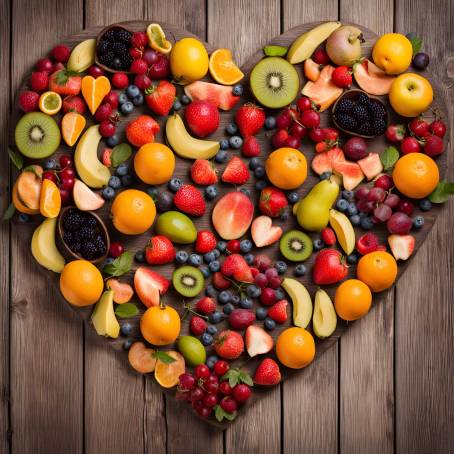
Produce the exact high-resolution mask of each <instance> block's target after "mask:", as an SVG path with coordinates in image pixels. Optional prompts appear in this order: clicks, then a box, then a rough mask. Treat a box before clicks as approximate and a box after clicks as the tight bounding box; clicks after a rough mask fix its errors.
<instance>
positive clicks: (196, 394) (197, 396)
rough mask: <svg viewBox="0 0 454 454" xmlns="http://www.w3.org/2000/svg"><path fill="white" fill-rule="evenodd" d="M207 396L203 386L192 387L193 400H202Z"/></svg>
mask: <svg viewBox="0 0 454 454" xmlns="http://www.w3.org/2000/svg"><path fill="white" fill-rule="evenodd" d="M204 396H205V391H204V390H203V389H202V388H199V387H196V388H193V389H191V397H190V399H191V402H197V401H201V400H202V399H203V397H204Z"/></svg>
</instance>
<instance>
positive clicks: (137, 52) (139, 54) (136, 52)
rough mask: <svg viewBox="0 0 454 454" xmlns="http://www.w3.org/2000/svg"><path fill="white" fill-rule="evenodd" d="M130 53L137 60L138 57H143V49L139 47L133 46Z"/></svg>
mask: <svg viewBox="0 0 454 454" xmlns="http://www.w3.org/2000/svg"><path fill="white" fill-rule="evenodd" d="M129 55H131V58H132V59H133V60H137V59H138V58H142V51H141V50H140V49H137V47H131V48H130V49H129Z"/></svg>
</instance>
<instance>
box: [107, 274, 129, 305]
mask: <svg viewBox="0 0 454 454" xmlns="http://www.w3.org/2000/svg"><path fill="white" fill-rule="evenodd" d="M106 287H107V288H108V289H109V290H112V291H113V301H114V303H117V304H124V303H127V302H128V301H131V298H132V297H133V295H134V290H133V289H132V287H131V286H130V285H129V284H128V283H127V282H120V281H119V280H118V279H115V278H111V279H108V280H107V282H106Z"/></svg>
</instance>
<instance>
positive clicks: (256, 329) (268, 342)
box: [244, 325, 274, 358]
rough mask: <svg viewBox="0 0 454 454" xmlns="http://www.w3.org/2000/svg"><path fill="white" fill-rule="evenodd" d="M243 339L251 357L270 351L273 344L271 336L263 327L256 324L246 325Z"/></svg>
mask: <svg viewBox="0 0 454 454" xmlns="http://www.w3.org/2000/svg"><path fill="white" fill-rule="evenodd" d="M244 340H245V343H246V350H247V352H248V355H249V356H250V357H251V358H252V357H253V356H257V355H263V354H265V353H268V352H270V351H271V350H272V349H273V346H274V340H273V338H272V337H271V336H270V335H269V334H268V333H267V332H266V331H265V330H264V329H263V328H261V327H260V326H257V325H250V326H248V328H247V329H246V333H245V335H244Z"/></svg>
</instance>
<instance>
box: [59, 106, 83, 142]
mask: <svg viewBox="0 0 454 454" xmlns="http://www.w3.org/2000/svg"><path fill="white" fill-rule="evenodd" d="M86 123H87V122H86V120H85V117H84V116H83V115H81V114H79V113H77V112H68V113H67V114H65V115H64V117H63V118H62V119H61V133H62V136H63V139H64V141H65V142H66V143H67V145H69V146H70V147H72V146H73V145H74V144H75V143H76V142H77V139H78V138H79V136H80V134H81V133H82V131H83V129H84V128H85V124H86Z"/></svg>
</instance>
